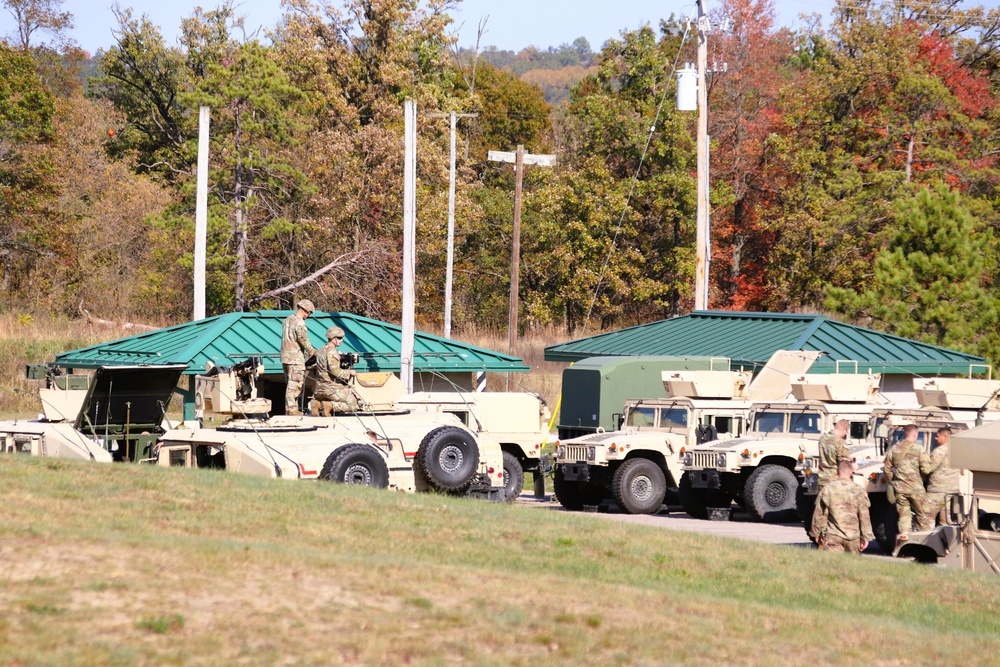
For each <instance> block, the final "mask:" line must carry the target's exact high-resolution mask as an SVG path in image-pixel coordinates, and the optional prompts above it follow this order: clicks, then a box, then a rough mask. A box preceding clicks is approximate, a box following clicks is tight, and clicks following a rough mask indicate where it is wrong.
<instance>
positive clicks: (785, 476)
mask: <svg viewBox="0 0 1000 667" xmlns="http://www.w3.org/2000/svg"><path fill="white" fill-rule="evenodd" d="M798 486H799V482H798V480H797V479H796V478H795V474H794V473H793V472H792V471H791V470H789V469H788V468H786V467H784V466H779V465H774V464H772V463H769V464H765V465H762V466H758V468H757V469H756V470H754V471H753V473H752V474H751V475H750V477H749V478H748V479H747V483H746V486H745V487H744V489H743V499H744V500H745V501H746V508H747V510H748V511H749V512H750V516H752V517H753V518H754V520H756V521H763V522H764V523H781V522H784V521H794V520H795V519H797V518H798V515H797V514H796V512H795V489H796V488H797V487H798Z"/></svg>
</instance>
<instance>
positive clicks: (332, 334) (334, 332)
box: [326, 327, 344, 340]
mask: <svg viewBox="0 0 1000 667" xmlns="http://www.w3.org/2000/svg"><path fill="white" fill-rule="evenodd" d="M343 337H344V330H343V329H341V328H340V327H330V328H329V329H327V330H326V339H327V340H333V339H334V338H343Z"/></svg>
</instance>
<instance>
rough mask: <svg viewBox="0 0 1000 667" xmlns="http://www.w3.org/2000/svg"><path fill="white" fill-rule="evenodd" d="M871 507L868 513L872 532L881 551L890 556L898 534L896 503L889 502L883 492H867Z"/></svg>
mask: <svg viewBox="0 0 1000 667" xmlns="http://www.w3.org/2000/svg"><path fill="white" fill-rule="evenodd" d="M868 501H869V502H870V503H871V507H870V508H869V509H868V515H869V516H870V517H871V520H872V532H873V533H875V541H876V542H878V546H879V548H880V549H882V553H884V554H885V555H886V556H891V555H892V552H893V551H895V549H896V536H897V535H899V513H898V512H897V511H896V505H895V504H892V503H890V502H889V500H888V499H887V498H886V497H885V494H884V493H870V494H868Z"/></svg>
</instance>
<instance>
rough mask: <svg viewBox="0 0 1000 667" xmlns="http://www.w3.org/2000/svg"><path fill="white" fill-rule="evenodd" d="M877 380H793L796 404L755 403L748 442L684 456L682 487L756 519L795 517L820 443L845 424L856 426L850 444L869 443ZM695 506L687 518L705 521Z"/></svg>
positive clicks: (853, 376) (858, 376)
mask: <svg viewBox="0 0 1000 667" xmlns="http://www.w3.org/2000/svg"><path fill="white" fill-rule="evenodd" d="M880 381H881V376H880V375H878V374H870V373H869V374H866V373H849V374H848V373H843V374H841V373H834V374H816V375H802V374H798V375H793V376H792V377H791V382H790V386H791V390H792V391H791V393H792V395H793V397H794V398H796V399H798V400H797V402H782V401H779V402H773V403H757V404H755V405H754V406H753V408H752V410H751V415H750V429H749V432H748V433H747V434H746V436H745V437H742V438H738V439H736V440H729V441H719V442H709V443H706V444H704V445H700V446H697V447H694V448H693V449H691V450H690V451H688V452H686V453H685V456H684V459H683V468H684V477H685V478H686V480H687V481H686V482H685V483H684V486H682V487H681V488H682V489H684V488H690V489H692V490H703V491H701V492H702V493H706V492H707V493H712V494H714V498H713V500H714V501H715V502H717V503H720V502H721V503H722V504H721V505H719V506H722V507H728V506H729V504H730V502H731V501H733V500H736V501H737V502H738V503H740V504H741V505H742V506H743V507H744V508H745V509H746V510H747V511H748V512H749V513H750V515H751V516H752V517H753V518H754V519H755V520H757V521H765V522H776V521H790V520H795V519H797V518H798V512H797V509H796V507H797V503H796V494H797V493H798V487H799V485H800V482H801V479H800V478H801V474H798V471H799V470H800V469H801V462H802V461H803V460H804V459H808V458H815V457H816V456H817V455H818V453H819V440H820V438H821V437H822V435H823V434H824V433H826V432H828V431H829V430H831V429H832V427H833V424H835V423H836V422H837V421H839V420H841V419H846V420H847V421H848V422H850V424H851V428H850V432H849V433H848V438H847V441H848V445H851V446H859V445H862V446H863V445H864V444H865V439H866V436H867V430H868V424H869V421H870V417H871V413H872V410H874V409H875V408H876V407H878V406H877V404H876V400H877V397H878V387H879V384H880ZM817 399H822V400H817ZM827 401H829V402H827ZM834 401H840V402H834ZM682 503H684V499H683V498H682ZM695 507H696V509H697V510H699V511H698V512H690V513H691V514H692V516H700V515H701V506H700V505H696V506H695Z"/></svg>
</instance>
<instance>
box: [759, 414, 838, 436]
mask: <svg viewBox="0 0 1000 667" xmlns="http://www.w3.org/2000/svg"><path fill="white" fill-rule="evenodd" d="M786 416H787V417H788V427H787V430H786V426H785V417H786ZM822 423H823V416H822V415H821V414H820V413H818V412H801V413H795V414H788V413H786V412H758V413H756V414H755V415H754V418H753V430H754V431H755V432H757V433H819V432H820V427H821V425H822Z"/></svg>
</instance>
